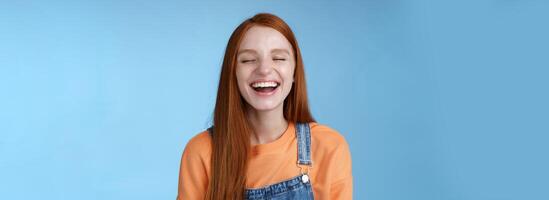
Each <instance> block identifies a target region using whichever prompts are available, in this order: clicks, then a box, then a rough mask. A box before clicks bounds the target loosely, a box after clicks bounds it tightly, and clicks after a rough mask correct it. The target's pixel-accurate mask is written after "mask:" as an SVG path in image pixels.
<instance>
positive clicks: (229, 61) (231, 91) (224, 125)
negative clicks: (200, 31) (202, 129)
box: [206, 13, 314, 200]
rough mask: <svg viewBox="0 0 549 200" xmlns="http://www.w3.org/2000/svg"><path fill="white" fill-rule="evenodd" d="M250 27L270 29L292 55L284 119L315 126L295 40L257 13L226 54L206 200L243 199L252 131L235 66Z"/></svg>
mask: <svg viewBox="0 0 549 200" xmlns="http://www.w3.org/2000/svg"><path fill="white" fill-rule="evenodd" d="M252 26H265V27H270V28H273V29H275V30H277V31H278V32H280V33H281V34H282V35H284V37H286V39H287V40H288V41H289V42H290V44H291V45H292V48H293V52H294V59H295V65H296V66H295V71H294V83H293V85H292V89H291V90H290V93H289V94H288V96H287V97H286V99H285V100H284V108H283V110H284V111H283V113H284V118H285V119H286V120H287V121H288V122H293V123H297V122H314V119H313V117H312V115H311V113H310V111H309V105H308V101H307V90H306V85H305V71H304V69H303V60H302V58H301V52H300V50H299V46H298V45H297V40H296V38H295V36H294V34H293V32H292V30H291V29H290V27H289V26H288V24H286V23H285V22H284V21H283V20H282V19H280V18H279V17H277V16H275V15H272V14H268V13H259V14H256V15H255V16H253V17H252V18H249V19H247V20H245V21H244V22H242V23H241V24H240V25H239V26H238V27H237V28H236V29H235V30H234V32H233V33H232V35H231V37H230V38H229V42H228V44H227V48H226V50H225V56H224V58H223V65H222V68H221V76H220V79H219V86H218V91H217V99H216V103H215V110H214V120H213V124H214V126H213V134H211V136H212V142H213V143H212V144H213V145H212V157H211V161H210V162H211V166H212V168H211V177H210V181H209V186H208V190H207V193H206V199H212V200H213V199H215V200H218V199H223V200H225V199H244V197H245V194H244V191H245V187H246V185H245V184H246V170H247V161H248V156H249V152H250V135H251V134H252V133H253V130H252V128H251V126H250V124H249V123H248V121H247V118H246V113H245V106H246V102H245V100H244V99H243V98H242V96H241V94H240V91H239V89H238V85H237V79H236V66H237V59H236V58H237V53H238V50H239V48H240V42H241V41H242V39H243V38H244V35H245V34H246V32H247V31H248V30H249V29H250V28H251V27H252Z"/></svg>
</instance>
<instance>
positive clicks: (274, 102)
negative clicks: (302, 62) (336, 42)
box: [236, 26, 295, 111]
mask: <svg viewBox="0 0 549 200" xmlns="http://www.w3.org/2000/svg"><path fill="white" fill-rule="evenodd" d="M294 69H295V60H294V53H293V50H292V45H291V44H290V42H289V41H288V40H287V39H286V37H284V35H282V34H281V33H280V32H278V31H277V30H275V29H273V28H268V27H263V26H253V27H251V28H250V29H249V30H248V31H247V32H246V34H245V35H244V38H243V40H242V41H241V43H240V48H239V51H238V55H237V66H236V78H237V81H238V89H239V90H240V94H241V95H242V97H243V98H244V99H245V100H246V102H247V103H248V105H249V106H251V107H252V108H253V109H255V110H258V111H269V110H274V109H282V108H283V104H284V99H286V97H287V96H288V94H289V93H290V90H291V89H292V84H293V81H294V79H293V76H294Z"/></svg>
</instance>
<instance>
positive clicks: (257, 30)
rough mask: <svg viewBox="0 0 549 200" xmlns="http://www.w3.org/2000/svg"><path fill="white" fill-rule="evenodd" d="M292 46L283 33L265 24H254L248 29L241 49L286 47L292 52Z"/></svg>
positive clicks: (262, 49) (268, 49)
mask: <svg viewBox="0 0 549 200" xmlns="http://www.w3.org/2000/svg"><path fill="white" fill-rule="evenodd" d="M291 46H292V45H291V44H290V42H289V41H288V40H287V39H286V37H284V35H282V33H280V32H278V31H277V30H275V29H273V28H269V27H265V26H253V27H251V28H250V29H248V31H247V32H246V34H244V38H243V39H242V42H241V43H240V49H253V50H256V51H270V50H272V49H286V50H288V51H289V52H291V49H292V47H291Z"/></svg>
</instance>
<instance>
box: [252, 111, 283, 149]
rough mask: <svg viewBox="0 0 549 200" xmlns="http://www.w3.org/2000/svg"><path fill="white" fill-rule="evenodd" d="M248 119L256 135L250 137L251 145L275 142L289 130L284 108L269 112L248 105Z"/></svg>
mask: <svg viewBox="0 0 549 200" xmlns="http://www.w3.org/2000/svg"><path fill="white" fill-rule="evenodd" d="M247 118H248V121H249V122H250V124H251V126H252V128H253V130H254V134H252V135H250V143H251V145H257V144H265V143H269V142H272V141H275V140H276V139H278V138H279V137H280V136H282V134H283V133H284V132H285V131H286V129H287V128H288V122H287V121H286V119H284V113H283V110H282V106H279V108H276V109H273V110H269V111H258V110H255V109H254V108H251V106H249V105H248V112H247Z"/></svg>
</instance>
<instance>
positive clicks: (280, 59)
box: [273, 58, 286, 61]
mask: <svg viewBox="0 0 549 200" xmlns="http://www.w3.org/2000/svg"><path fill="white" fill-rule="evenodd" d="M273 60H279V61H285V60H286V59H285V58H275V59H273Z"/></svg>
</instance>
